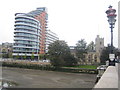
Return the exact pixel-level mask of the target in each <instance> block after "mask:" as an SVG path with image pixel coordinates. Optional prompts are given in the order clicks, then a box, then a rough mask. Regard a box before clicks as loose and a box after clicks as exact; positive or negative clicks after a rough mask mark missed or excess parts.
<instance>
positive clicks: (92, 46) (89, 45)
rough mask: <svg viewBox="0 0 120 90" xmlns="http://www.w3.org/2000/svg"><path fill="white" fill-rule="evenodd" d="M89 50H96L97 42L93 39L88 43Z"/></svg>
mask: <svg viewBox="0 0 120 90" xmlns="http://www.w3.org/2000/svg"><path fill="white" fill-rule="evenodd" d="M87 51H95V44H94V42H93V41H91V42H90V44H88V46H87Z"/></svg>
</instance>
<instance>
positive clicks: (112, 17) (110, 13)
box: [106, 5, 117, 66]
mask: <svg viewBox="0 0 120 90" xmlns="http://www.w3.org/2000/svg"><path fill="white" fill-rule="evenodd" d="M108 8H109V9H108V10H107V11H106V14H107V18H108V23H109V24H110V29H111V50H110V54H109V58H110V62H109V65H112V66H114V65H115V61H114V58H115V55H114V54H113V28H114V25H115V22H116V19H115V18H116V16H117V15H116V14H115V13H116V10H115V9H112V6H111V5H110V6H109V7H108Z"/></svg>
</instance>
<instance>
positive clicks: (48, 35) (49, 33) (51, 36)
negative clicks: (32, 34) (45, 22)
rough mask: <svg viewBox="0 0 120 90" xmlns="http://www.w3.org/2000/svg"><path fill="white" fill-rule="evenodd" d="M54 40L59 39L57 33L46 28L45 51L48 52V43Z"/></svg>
mask: <svg viewBox="0 0 120 90" xmlns="http://www.w3.org/2000/svg"><path fill="white" fill-rule="evenodd" d="M56 40H59V38H58V36H57V34H56V33H54V32H52V31H50V30H46V52H48V47H49V45H50V44H51V43H53V42H54V41H56Z"/></svg>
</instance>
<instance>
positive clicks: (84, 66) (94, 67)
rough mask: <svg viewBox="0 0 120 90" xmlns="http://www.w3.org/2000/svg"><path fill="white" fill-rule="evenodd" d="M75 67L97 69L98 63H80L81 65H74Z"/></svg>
mask: <svg viewBox="0 0 120 90" xmlns="http://www.w3.org/2000/svg"><path fill="white" fill-rule="evenodd" d="M74 67H75V68H85V69H97V66H96V65H80V66H74Z"/></svg>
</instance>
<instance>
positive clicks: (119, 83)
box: [118, 63, 120, 90]
mask: <svg viewBox="0 0 120 90" xmlns="http://www.w3.org/2000/svg"><path fill="white" fill-rule="evenodd" d="M118 80H119V81H118V88H119V90H120V63H118Z"/></svg>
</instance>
